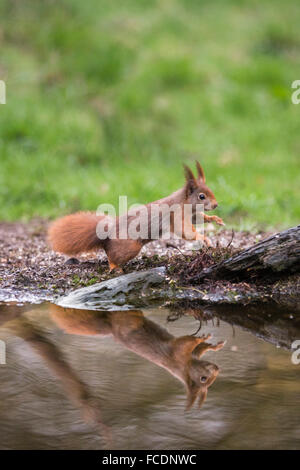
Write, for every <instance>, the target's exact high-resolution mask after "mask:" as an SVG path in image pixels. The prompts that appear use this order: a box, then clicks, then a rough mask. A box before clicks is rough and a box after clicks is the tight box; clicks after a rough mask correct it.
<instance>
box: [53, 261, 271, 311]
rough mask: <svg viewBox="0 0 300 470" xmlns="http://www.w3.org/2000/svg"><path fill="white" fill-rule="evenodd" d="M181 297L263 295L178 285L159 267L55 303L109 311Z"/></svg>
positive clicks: (235, 299) (222, 299) (217, 299)
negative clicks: (170, 281)
mask: <svg viewBox="0 0 300 470" xmlns="http://www.w3.org/2000/svg"><path fill="white" fill-rule="evenodd" d="M180 300H198V301H201V302H205V303H208V304H219V303H220V304H221V303H224V304H238V303H240V304H242V303H248V302H253V301H257V300H263V299H262V297H261V294H260V293H258V292H257V291H256V290H255V289H252V290H251V291H250V290H248V291H247V292H244V291H238V290H236V289H228V288H218V289H212V291H209V290H208V291H207V290H204V289H203V288H202V287H201V286H199V287H198V288H196V287H180V286H177V285H176V284H175V283H172V284H170V283H169V278H168V276H167V272H166V268H164V267H159V268H153V269H149V270H147V271H137V272H133V273H130V274H125V275H123V276H119V277H116V278H114V279H110V280H108V281H103V282H100V283H98V284H94V285H92V286H90V287H83V288H81V289H77V290H75V291H73V292H71V293H69V294H68V295H66V296H63V297H60V298H59V299H58V300H57V301H56V302H55V303H56V304H57V305H59V306H61V307H65V308H78V309H87V310H110V311H112V310H130V309H135V308H144V307H150V306H158V305H163V304H164V303H165V302H168V303H175V302H177V301H180Z"/></svg>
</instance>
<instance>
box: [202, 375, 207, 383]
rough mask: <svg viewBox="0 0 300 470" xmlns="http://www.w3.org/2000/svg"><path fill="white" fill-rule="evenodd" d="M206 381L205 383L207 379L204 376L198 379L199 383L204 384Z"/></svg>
mask: <svg viewBox="0 0 300 470" xmlns="http://www.w3.org/2000/svg"><path fill="white" fill-rule="evenodd" d="M206 381H207V377H205V375H203V376H202V377H200V382H202V383H205V382H206Z"/></svg>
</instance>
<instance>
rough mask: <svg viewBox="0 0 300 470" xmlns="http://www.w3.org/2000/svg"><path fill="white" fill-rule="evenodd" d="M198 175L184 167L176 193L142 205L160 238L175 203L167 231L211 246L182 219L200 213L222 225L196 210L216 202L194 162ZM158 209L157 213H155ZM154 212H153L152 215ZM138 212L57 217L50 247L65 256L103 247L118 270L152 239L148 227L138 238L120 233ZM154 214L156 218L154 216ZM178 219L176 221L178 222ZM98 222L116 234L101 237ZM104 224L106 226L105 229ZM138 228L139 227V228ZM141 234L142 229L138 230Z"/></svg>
mask: <svg viewBox="0 0 300 470" xmlns="http://www.w3.org/2000/svg"><path fill="white" fill-rule="evenodd" d="M197 170H198V176H197V178H195V176H194V175H193V173H192V171H191V170H190V168H188V167H187V166H185V177H186V183H185V185H184V187H183V188H181V189H179V190H178V191H176V192H175V193H173V194H171V195H170V196H167V197H165V198H163V199H159V200H158V201H154V202H151V203H149V204H147V205H145V206H144V207H145V208H146V209H147V215H146V220H145V224H148V225H147V227H151V228H152V222H153V221H154V220H157V221H158V222H157V225H158V233H157V235H158V236H159V237H160V238H161V237H162V236H163V235H164V234H165V233H164V231H165V230H167V229H166V227H164V223H163V221H162V220H163V217H164V216H163V211H164V210H165V207H167V208H169V209H170V208H171V207H172V206H173V207H174V206H175V205H176V206H177V209H176V210H175V211H174V212H172V211H171V214H170V215H169V222H170V223H169V224H167V225H169V226H168V227H167V228H168V230H167V231H168V232H170V233H174V234H175V235H177V236H180V237H182V238H184V239H186V240H202V241H203V242H204V243H205V244H207V245H209V246H210V245H211V242H210V240H209V239H208V238H207V237H205V236H204V235H202V234H200V233H198V232H197V231H196V229H195V227H194V225H193V224H192V220H185V219H186V218H187V217H189V218H190V217H191V216H192V218H193V217H195V215H196V214H197V213H198V214H201V215H202V216H203V221H204V222H216V223H217V224H219V225H224V223H223V221H222V219H221V218H220V217H217V216H215V215H214V216H208V215H206V214H204V213H203V212H198V210H199V207H197V205H198V206H199V205H200V204H201V205H203V208H204V210H205V211H209V210H212V209H215V208H216V207H217V205H218V204H217V201H216V198H215V196H214V194H213V193H212V191H211V190H210V189H209V188H208V187H207V186H206V184H205V176H204V172H203V169H202V167H201V165H200V164H199V163H198V162H197ZM188 204H189V205H190V207H191V209H192V211H191V213H190V214H187V213H186V212H185V211H184V207H185V206H186V205H188ZM157 210H158V215H157ZM154 213H155V214H156V215H155V216H154ZM138 216H139V214H138V213H137V212H135V213H134V214H132V213H131V214H130V213H129V212H128V213H127V214H124V215H122V216H120V217H117V218H116V219H114V220H113V219H112V218H111V217H108V216H107V215H105V214H100V215H96V214H95V213H92V212H78V213H76V214H72V215H67V216H66V217H62V218H61V219H58V220H56V221H55V222H54V223H53V224H52V225H51V227H50V229H49V242H50V244H51V246H52V248H53V250H55V251H58V252H60V253H64V254H67V255H77V254H80V253H83V252H87V251H95V250H98V249H100V248H102V249H104V250H105V252H106V254H107V257H108V261H109V266H110V269H111V270H112V269H120V267H121V266H122V265H123V264H125V263H127V261H129V260H131V259H132V258H134V257H135V256H137V254H138V253H139V252H140V250H141V248H142V247H143V246H144V245H145V244H146V243H149V242H150V241H152V240H151V233H150V229H149V228H148V229H147V230H146V233H147V235H141V236H140V237H139V238H138V239H132V238H130V235H129V234H128V232H127V230H126V233H125V235H126V236H125V237H124V236H123V234H122V236H121V233H122V229H121V227H122V226H123V225H122V224H124V222H126V224H124V225H126V227H128V226H129V225H130V223H131V222H132V221H134V219H135V220H136V219H137V217H138ZM154 217H156V219H154ZM178 222H179V223H178ZM98 223H101V225H102V224H103V229H104V231H105V232H106V233H107V230H108V228H109V225H110V224H112V225H113V226H114V228H115V231H116V232H115V234H114V236H113V237H112V238H105V239H100V238H99V237H98V236H97V233H96V230H97V225H98ZM105 227H106V228H105ZM140 228H141V227H140ZM140 231H141V232H142V233H143V231H142V230H140Z"/></svg>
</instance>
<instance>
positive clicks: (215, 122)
mask: <svg viewBox="0 0 300 470" xmlns="http://www.w3.org/2000/svg"><path fill="white" fill-rule="evenodd" d="M299 15H300V3H299V1H298V0H294V1H292V0H286V1H285V2H284V3H282V1H279V0H264V1H263V0H252V1H250V0H249V1H245V0H244V1H241V0H231V1H224V0H223V1H221V0H219V1H218V0H215V1H213V0H209V1H208V0H207V1H205V0H203V1H201V0H114V1H112V0H89V1H85V2H84V1H82V0H59V1H58V0H57V1H56V0H35V1H34V0H22V1H20V0H1V3H0V44H1V49H0V50H1V54H0V79H4V80H5V81H6V86H7V104H6V105H0V159H1V161H0V219H2V220H14V219H25V220H28V219H30V218H31V217H33V216H47V217H55V216H57V215H60V214H64V213H69V212H71V211H75V210H78V209H96V207H97V205H98V204H100V203H102V202H110V203H115V204H116V203H117V201H118V195H119V194H127V195H128V196H129V203H130V204H131V203H134V202H139V203H144V202H149V201H151V200H154V199H157V198H160V197H162V196H165V195H167V194H168V193H170V192H172V191H174V190H176V189H177V188H178V187H180V186H181V185H182V182H183V176H182V168H181V164H182V162H183V161H185V162H192V161H193V159H194V157H197V158H199V160H200V161H201V162H202V164H203V166H204V168H205V170H206V174H207V179H208V184H209V186H211V188H212V189H213V190H214V192H215V194H216V196H217V199H218V200H219V202H220V207H219V209H218V211H217V213H218V214H219V215H221V216H222V217H224V219H225V221H226V222H227V226H229V227H231V226H234V227H235V228H247V229H252V230H254V229H259V228H270V227H272V228H280V227H287V226H290V225H295V224H297V223H299V219H300V204H299V187H300V177H299V152H300V139H299V126H300V105H299V106H296V105H293V104H292V103H291V92H292V90H291V83H292V82H293V81H294V80H296V79H300V70H299V63H300V28H299Z"/></svg>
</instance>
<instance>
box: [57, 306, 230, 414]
mask: <svg viewBox="0 0 300 470" xmlns="http://www.w3.org/2000/svg"><path fill="white" fill-rule="evenodd" d="M50 309H51V316H52V318H53V320H54V321H55V322H56V323H57V324H58V325H59V326H60V327H61V328H62V329H63V330H65V331H66V332H67V333H70V334H77V335H103V336H106V335H113V337H114V339H115V341H117V342H118V343H121V344H122V345H124V346H125V347H126V348H128V349H129V350H131V351H133V352H135V353H136V354H138V355H139V356H142V357H144V358H146V359H148V360H149V361H150V362H153V363H154V364H157V365H158V366H160V367H163V368H164V369H166V370H167V371H168V372H170V373H171V374H172V375H173V376H175V377H176V378H177V379H179V380H180V381H181V382H183V383H184V385H185V387H186V390H187V408H190V407H191V406H192V405H193V403H194V402H195V401H196V399H197V397H199V406H201V405H202V403H204V401H205V399H206V396H207V389H208V387H209V386H210V385H212V383H213V382H214V381H215V379H216V377H217V375H218V373H219V368H218V366H216V365H215V364H213V363H211V362H207V361H203V360H200V357H201V356H202V355H203V354H204V353H205V352H206V351H209V350H212V351H218V350H219V349H221V348H223V346H224V342H220V343H218V344H216V345H212V344H210V343H206V340H208V339H209V338H210V335H207V336H202V337H200V338H196V337H194V336H181V337H179V338H174V336H172V335H171V334H170V333H168V331H167V330H165V329H164V328H162V327H161V326H159V325H157V324H156V323H154V322H153V321H151V320H149V319H147V318H145V317H144V315H143V313H142V312H141V311H137V310H132V311H114V312H98V311H89V310H78V309H67V310H66V309H64V308H62V307H58V306H56V305H51V307H50Z"/></svg>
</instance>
